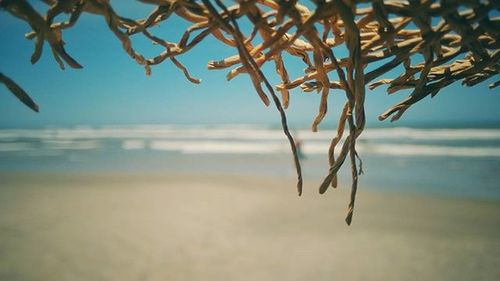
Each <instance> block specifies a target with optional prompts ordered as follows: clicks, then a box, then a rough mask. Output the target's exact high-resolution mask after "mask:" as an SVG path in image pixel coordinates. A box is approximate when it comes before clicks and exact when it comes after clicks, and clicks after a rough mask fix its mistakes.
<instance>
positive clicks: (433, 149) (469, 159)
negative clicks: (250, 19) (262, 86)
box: [0, 125, 500, 200]
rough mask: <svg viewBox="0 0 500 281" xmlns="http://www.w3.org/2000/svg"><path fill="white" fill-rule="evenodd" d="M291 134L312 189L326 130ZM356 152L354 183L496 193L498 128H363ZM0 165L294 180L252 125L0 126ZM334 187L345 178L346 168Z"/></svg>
mask: <svg viewBox="0 0 500 281" xmlns="http://www.w3.org/2000/svg"><path fill="white" fill-rule="evenodd" d="M293 134H294V135H295V137H297V138H298V139H300V141H301V143H302V152H303V154H304V158H303V159H302V166H303V173H304V178H305V186H304V187H305V189H317V187H318V186H317V185H318V182H319V181H320V180H321V179H322V178H323V177H324V176H325V175H326V174H327V170H328V163H327V151H328V146H329V143H330V139H331V138H332V137H333V136H334V135H335V131H334V130H322V131H320V132H318V133H312V132H310V131H309V130H306V129H303V130H295V131H293ZM358 152H359V154H360V156H361V158H362V160H363V170H364V174H363V175H362V176H361V177H360V189H363V188H368V189H382V190H389V191H401V192H410V193H425V194H432V195H436V196H444V197H466V198H477V199H483V200H498V199H500V173H499V171H500V129H499V128H408V127H391V128H368V129H366V131H365V132H364V133H363V135H362V136H361V137H360V139H359V141H358ZM0 171H4V172H20V171H23V172H26V171H28V172H50V173H86V172H89V173H90V172H98V173H100V172H102V173H109V172H125V173H148V172H151V173H181V174H188V175H189V174H191V173H195V174H198V175H199V174H201V175H205V174H206V175H209V174H218V175H223V174H235V175H240V174H242V175H255V176H257V177H258V176H263V177H286V178H294V177H295V170H294V167H293V162H292V156H291V152H290V147H289V144H288V141H287V139H286V138H285V136H284V134H283V132H282V131H281V129H279V128H275V127H272V126H261V125H129V126H94V127H89V126H76V127H66V128H42V129H0ZM340 184H341V188H342V187H343V186H345V187H348V186H349V184H350V171H349V165H345V167H343V168H342V170H341V172H340ZM293 188H294V187H291V189H293ZM291 192H292V191H291Z"/></svg>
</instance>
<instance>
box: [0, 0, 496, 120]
mask: <svg viewBox="0 0 500 281" xmlns="http://www.w3.org/2000/svg"><path fill="white" fill-rule="evenodd" d="M132 3H133V2H128V4H124V5H123V6H121V7H120V10H119V13H120V14H123V15H125V16H129V17H140V16H141V15H147V14H148V12H149V9H151V7H148V6H145V7H142V8H139V6H136V5H135V4H132ZM0 27H1V28H0V42H2V44H0V71H2V72H3V73H4V74H6V75H8V76H10V77H11V78H12V79H14V80H15V81H16V82H18V83H19V84H21V85H22V86H23V87H24V89H25V90H26V91H27V92H28V93H30V95H31V96H32V97H33V98H34V99H35V101H36V102H37V103H38V104H39V105H40V113H34V112H32V111H30V110H29V109H27V108H26V107H25V106H24V105H22V104H21V103H20V102H19V101H18V100H17V99H16V98H15V97H13V96H12V95H11V94H10V93H9V92H8V91H7V89H6V88H5V87H3V86H0V116H1V117H2V118H0V127H4V128H5V127H47V126H75V125H104V124H165V123H189V124H193V123H194V124H196V123H262V124H279V114H278V112H277V111H276V109H275V108H274V106H270V107H265V106H264V105H263V104H262V103H261V102H260V99H259V98H258V96H257V95H256V93H255V91H254V89H253V87H252V84H251V82H250V80H249V79H248V77H246V76H244V75H242V76H238V77H236V78H235V79H233V80H232V81H229V82H228V81H226V79H225V75H226V74H227V72H228V71H229V70H212V71H208V70H207V69H206V64H207V62H208V61H209V60H220V59H223V58H225V57H227V56H230V55H234V54H235V51H234V50H231V49H229V48H226V47H224V46H222V45H221V44H220V43H218V42H217V41H215V40H214V39H211V38H210V39H208V40H206V41H205V42H203V43H202V44H200V45H198V46H197V47H195V48H194V49H193V50H192V51H191V52H189V53H188V54H187V55H183V56H180V57H178V58H179V60H180V61H182V62H183V63H184V64H185V65H186V66H187V67H188V68H189V69H190V71H191V74H192V75H193V76H195V77H197V78H201V79H202V83H201V84H200V85H194V84H192V83H190V82H189V81H187V80H186V79H185V78H184V75H183V74H182V73H181V72H180V71H179V70H178V69H177V68H176V67H175V66H174V65H173V64H172V63H171V62H165V63H163V64H161V65H159V66H156V67H153V73H152V75H151V76H150V77H147V76H146V75H145V74H144V69H143V68H142V67H140V66H138V65H137V64H136V63H135V62H134V61H133V60H132V59H130V58H129V57H128V55H126V54H125V52H124V51H123V50H122V49H121V46H120V42H119V41H118V40H117V39H116V38H114V36H113V35H112V33H111V32H110V31H109V30H108V29H107V27H106V24H105V22H104V19H103V18H101V17H98V16H92V15H83V16H82V18H81V19H80V21H79V22H78V24H77V26H76V27H75V28H73V29H70V30H68V31H65V32H64V34H63V38H64V39H65V42H66V43H67V44H66V49H67V51H68V52H69V53H70V54H71V55H72V56H73V57H74V58H75V59H77V60H78V62H80V64H82V65H83V66H84V68H83V69H76V70H75V69H71V68H67V69H66V70H64V71H63V70H60V69H59V67H58V66H57V63H56V62H55V61H54V59H53V58H52V54H51V52H50V48H49V47H48V46H47V45H46V46H45V48H44V53H43V56H42V58H41V60H40V61H39V62H38V63H37V64H35V65H31V63H30V62H29V59H30V56H31V53H32V51H33V42H31V41H29V40H27V39H25V38H24V34H25V33H26V32H28V31H30V28H29V26H28V25H27V24H26V23H24V22H22V21H20V20H18V19H16V18H14V17H12V16H10V15H9V14H7V13H5V12H0ZM185 27H186V23H185V22H183V21H181V20H174V21H173V22H170V21H169V22H167V23H164V24H162V26H161V27H160V28H158V29H155V30H154V32H155V34H158V35H160V36H161V37H163V38H167V39H169V40H171V41H178V39H179V37H180V35H181V34H182V32H183V29H184V28H185ZM133 42H134V47H135V48H136V49H137V50H138V51H140V52H142V53H143V54H145V55H147V56H153V55H155V54H157V53H159V52H161V49H160V48H157V47H155V46H152V45H151V43H150V42H148V41H146V40H143V39H135V40H134V41H133ZM344 55H345V54H344V53H343V52H340V54H338V56H344ZM286 60H287V61H288V62H289V68H288V70H289V72H290V73H291V77H292V78H295V77H297V76H299V74H300V72H301V71H302V68H303V65H302V64H301V63H299V62H296V59H289V58H286ZM273 67H274V66H272V65H271V64H269V65H268V66H266V67H265V69H264V70H265V71H266V72H267V73H269V77H271V81H273V82H277V80H276V78H275V74H274V69H273ZM389 77H390V76H387V78H389ZM491 82H492V81H491V80H488V81H486V82H485V83H482V84H480V85H478V86H476V87H474V88H466V87H462V86H461V85H460V83H455V84H454V85H452V86H450V87H448V88H446V89H444V90H442V91H441V92H440V93H439V94H438V95H437V96H436V97H435V98H433V99H430V98H426V99H425V100H423V101H421V102H420V103H418V104H416V105H414V106H413V107H412V108H411V109H410V110H408V111H407V113H406V114H405V116H404V117H403V119H402V120H401V121H398V123H399V124H402V125H405V124H412V123H421V122H423V123H427V124H432V123H435V124H442V123H461V122H468V123H471V124H478V123H488V124H496V125H498V124H500V110H498V109H499V105H500V92H499V90H498V89H495V90H489V89H488V87H487V85H488V84H489V83H491ZM406 95H407V92H398V93H396V94H393V95H391V96H388V95H387V94H386V93H385V88H383V87H380V88H377V89H376V90H374V91H369V90H368V92H367V99H366V111H367V120H368V124H369V125H372V126H375V125H381V123H380V122H379V121H378V120H377V116H378V114H380V113H382V112H383V111H384V110H385V109H386V108H387V107H389V106H391V105H392V104H394V103H397V102H398V101H400V100H402V99H404V98H405V97H406ZM319 98H320V96H319V95H317V94H315V93H307V94H306V93H301V92H300V90H294V91H292V93H291V103H290V107H289V109H288V110H287V113H288V117H289V120H290V125H291V126H292V127H304V126H308V125H309V124H310V123H311V122H312V120H313V119H314V117H315V115H316V113H317V108H318V102H319ZM343 101H344V94H343V93H342V92H340V91H332V92H331V96H330V98H329V115H327V117H326V119H325V121H324V124H323V126H320V128H321V127H323V128H330V127H332V126H334V124H336V120H337V116H338V112H339V111H340V108H341V107H342V104H343ZM398 123H396V125H397V124H398ZM384 124H387V125H389V124H388V121H386V122H385V123H384Z"/></svg>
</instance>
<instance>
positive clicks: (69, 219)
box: [0, 172, 500, 281]
mask: <svg viewBox="0 0 500 281" xmlns="http://www.w3.org/2000/svg"><path fill="white" fill-rule="evenodd" d="M294 186H295V184H294V182H293V180H292V179H284V180H279V179H275V178H259V179H257V178H251V177H248V176H247V177H245V176H238V177H237V176H217V175H213V176H193V174H190V175H187V174H186V175H181V174H176V175H168V174H163V175H162V174H159V173H157V174H153V173H152V174H147V173H141V174H125V173H115V174H112V173H108V174H105V173H101V174H95V173H94V174H92V173H88V174H60V173H59V174H57V173H52V174H51V173H25V172H23V173H2V174H0V280H1V281H17V280H19V281H20V280H22V281H30V280H344V281H346V280H500V267H498V265H499V264H500V216H499V214H500V202H495V201H493V202H491V201H490V202H488V201H478V200H465V199H443V198H432V197H426V196H423V195H411V194H396V193H387V192H380V191H378V192H377V191H373V190H371V191H370V190H369V189H368V190H366V189H365V190H363V189H361V190H360V193H359V197H358V200H357V208H356V212H355V217H354V221H353V225H352V226H350V227H348V226H346V225H345V223H344V215H345V209H346V205H347V198H348V188H345V187H341V188H339V189H338V190H329V192H327V194H325V195H324V196H320V195H318V194H317V191H316V186H317V184H316V183H313V182H309V183H308V184H307V186H306V190H305V192H304V195H303V196H302V197H301V198H299V197H297V196H296V192H295V190H294Z"/></svg>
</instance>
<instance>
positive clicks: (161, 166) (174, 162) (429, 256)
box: [0, 1, 500, 281]
mask: <svg viewBox="0 0 500 281" xmlns="http://www.w3.org/2000/svg"><path fill="white" fill-rule="evenodd" d="M34 4H35V5H40V6H38V8H41V7H42V5H41V4H40V3H38V2H34ZM115 5H116V8H117V12H118V13H120V14H123V15H126V16H128V17H130V18H140V17H144V16H145V15H147V14H148V13H149V12H150V11H149V8H150V7H148V6H146V5H140V4H137V3H136V2H135V1H134V2H133V1H123V2H120V3H116V4H115ZM0 27H1V28H0V41H1V42H2V44H0V58H1V59H0V68H1V71H2V72H4V73H5V74H6V75H8V76H10V77H11V78H12V79H13V80H15V81H16V82H18V83H19V84H20V85H22V86H23V87H24V89H25V90H26V91H27V92H28V93H30V95H31V96H32V97H33V98H34V99H35V101H37V103H38V104H39V105H40V108H41V111H40V113H34V112H31V111H30V110H29V109H27V108H26V107H24V106H23V105H22V104H21V103H19V101H18V100H17V99H16V98H15V97H14V96H12V95H11V94H10V93H9V92H8V91H7V89H6V88H0V114H1V118H0V280H1V281H3V280H199V279H203V280H226V279H235V280H256V279H259V280H304V279H310V280H331V279H335V278H339V279H340V278H342V279H343V280H436V279H439V280H499V279H500V269H498V266H497V265H498V264H499V263H500V238H499V237H500V173H499V172H498V171H499V170H500V111H499V110H498V106H499V105H500V95H499V94H500V93H499V92H498V91H499V90H498V89H495V90H489V89H488V87H487V85H488V84H489V83H491V82H492V81H485V82H484V83H482V84H480V85H478V86H476V87H474V88H465V87H462V86H461V85H460V84H459V83H457V84H453V85H452V86H450V87H448V88H445V89H444V90H442V91H441V92H440V93H439V94H438V95H437V96H436V97H435V98H433V99H430V98H426V99H424V100H422V101H421V102H420V103H418V104H416V105H415V106H413V107H412V108H410V109H409V110H408V111H407V113H405V116H404V117H403V118H402V120H400V121H398V122H396V123H388V122H379V121H377V116H378V114H380V113H382V112H383V111H384V110H385V109H386V108H388V107H389V106H391V105H393V104H394V103H397V102H398V101H400V100H401V99H403V98H404V97H406V95H407V94H408V92H404V91H402V92H398V93H397V94H393V95H390V96H388V95H387V94H386V93H385V89H384V88H377V89H376V90H374V91H369V92H368V93H367V95H368V96H367V100H366V111H367V121H368V125H367V129H366V132H365V133H364V134H363V135H362V137H361V138H360V141H359V143H358V150H359V153H360V155H361V158H362V160H363V170H364V174H363V175H362V176H361V177H360V184H359V193H358V194H359V195H358V196H359V198H358V201H357V207H356V210H355V215H354V222H353V225H352V226H350V227H348V226H346V225H345V223H344V221H343V219H344V216H345V213H346V208H347V203H348V198H349V188H350V171H349V167H348V166H347V165H346V167H343V168H342V170H341V173H340V185H339V187H338V188H337V190H329V191H328V192H327V193H326V194H325V195H322V196H320V195H319V194H318V192H317V187H318V186H319V183H320V182H321V180H322V178H323V177H324V176H325V175H326V174H327V170H328V160H327V151H328V146H329V142H330V140H331V138H332V137H333V136H334V135H335V130H336V122H337V120H338V115H339V112H340V109H341V107H342V104H343V101H344V96H343V93H341V92H335V91H333V92H332V94H331V96H330V98H329V105H330V106H329V113H328V115H327V117H326V118H325V120H324V121H323V123H322V124H321V125H320V131H319V132H318V133H312V132H311V131H310V129H309V127H310V124H311V123H312V120H313V119H314V117H315V115H316V112H317V110H318V109H317V107H318V103H319V99H320V97H319V95H317V94H316V93H302V92H300V91H298V90H297V91H292V93H291V101H290V107H289V108H288V109H287V114H288V115H287V116H288V119H289V126H290V128H291V129H292V133H293V135H294V136H295V137H296V138H297V139H299V140H300V141H301V149H302V153H303V155H304V157H303V159H302V165H303V173H304V178H305V187H304V188H305V192H304V195H303V196H302V197H301V198H299V197H297V195H296V190H295V178H296V175H295V170H294V167H293V162H292V156H291V152H290V149H289V144H288V142H287V140H286V138H285V136H284V134H283V133H282V131H281V127H280V125H279V124H280V123H279V114H278V112H277V111H276V110H275V108H273V107H272V106H271V107H269V108H266V107H265V106H264V105H263V104H262V103H261V102H260V100H259V98H258V96H257V95H256V94H255V92H254V90H253V88H252V86H251V82H250V80H249V79H248V77H246V76H244V75H243V76H241V77H240V76H238V77H236V78H235V79H233V80H232V81H230V82H228V81H226V78H225V75H226V72H227V71H225V70H215V71H208V70H207V69H206V64H207V62H208V60H221V59H223V58H225V57H228V56H231V55H234V53H233V51H232V50H230V49H225V48H220V45H219V43H216V42H215V40H213V39H208V40H205V41H204V42H202V43H201V44H200V45H199V46H197V47H196V48H195V49H194V50H193V51H192V53H190V54H189V55H185V56H181V57H179V59H180V61H182V62H183V63H184V64H185V65H186V66H187V67H188V68H189V70H190V72H191V74H192V75H193V76H195V77H197V78H201V79H202V83H201V85H194V84H191V83H190V82H189V81H187V80H186V79H185V77H184V75H183V74H182V73H181V72H180V71H179V70H177V69H176V68H175V67H174V66H173V65H171V64H169V62H166V63H163V64H161V65H159V66H157V67H154V68H153V73H152V75H151V76H150V77H147V76H146V75H145V74H144V70H143V69H142V68H141V67H139V66H137V65H136V64H135V62H134V61H133V60H131V59H130V58H129V57H128V56H127V55H126V54H125V52H123V51H122V49H121V46H120V42H119V41H118V40H116V39H115V38H114V37H113V35H112V33H111V32H110V31H108V30H107V29H106V25H105V22H104V21H103V19H102V18H101V17H97V16H91V15H87V14H84V15H83V16H82V18H81V19H80V21H79V22H78V24H77V26H76V27H75V28H72V29H69V30H68V31H67V32H65V33H64V38H65V41H66V43H67V44H66V48H67V50H68V52H69V53H70V54H72V55H73V56H74V57H75V58H76V59H77V60H78V61H79V62H80V63H82V64H83V65H84V68H83V69H81V70H73V69H67V70H65V71H61V70H60V69H59V68H58V66H57V64H56V63H55V61H54V60H53V58H52V56H51V54H50V52H48V51H46V52H45V53H44V55H43V56H42V58H41V60H40V61H39V62H38V63H37V64H36V65H34V66H33V65H31V64H30V62H29V58H30V56H31V53H32V50H33V42H31V41H29V40H27V39H25V38H24V34H25V33H27V32H29V31H30V30H31V29H30V27H29V26H28V25H27V24H25V23H23V22H21V21H19V20H17V19H15V18H14V17H12V16H10V15H9V14H7V13H5V12H3V11H2V12H0ZM186 27H187V23H185V22H183V21H181V20H178V19H174V20H173V21H169V22H168V23H165V24H163V25H162V26H161V27H160V28H158V29H157V32H158V34H159V35H161V36H163V37H166V38H168V39H169V40H171V41H178V40H179V38H180V37H181V36H182V32H183V30H184V29H185V28H186ZM133 43H134V45H135V46H136V49H138V50H140V51H141V52H142V53H144V54H145V55H147V56H153V55H155V54H157V53H158V52H159V51H161V48H159V47H157V46H153V45H151V44H150V43H149V42H147V41H144V40H140V39H138V40H136V41H134V42H133ZM338 52H339V54H340V55H339V56H340V57H343V56H345V55H346V53H345V52H343V51H342V50H338ZM285 60H286V64H287V65H288V70H289V73H290V76H291V77H297V76H299V74H300V73H301V72H302V67H303V66H302V65H301V64H300V63H299V62H296V61H294V60H293V59H291V58H285ZM264 71H266V73H269V77H271V78H272V79H271V81H272V82H274V83H275V84H276V83H278V81H277V80H276V79H273V78H275V77H274V76H275V75H274V70H273V69H271V68H269V67H265V68H264ZM396 72H397V71H395V72H393V73H389V74H388V76H390V77H392V76H395V75H396ZM391 75H392V76H391Z"/></svg>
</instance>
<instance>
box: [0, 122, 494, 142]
mask: <svg viewBox="0 0 500 281" xmlns="http://www.w3.org/2000/svg"><path fill="white" fill-rule="evenodd" d="M292 133H293V134H294V135H296V136H298V137H300V138H301V139H304V140H309V141H310V140H330V139H331V138H332V137H333V136H335V134H336V132H335V130H321V131H319V132H316V133H313V132H311V131H309V130H295V131H293V132H292ZM284 138H285V136H284V134H283V132H282V131H281V130H279V129H269V128H266V127H259V126H251V125H247V126H245V125H238V126H178V125H165V126H122V127H100V128H91V127H76V128H50V129H4V130H0V141H9V140H17V139H44V140H74V139H231V140H282V139H284ZM360 139H362V140H386V139H387V140H397V139H407V140H500V129H415V128H404V127H396V128H369V129H366V130H365V132H364V133H363V134H362V135H361V137H360Z"/></svg>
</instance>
